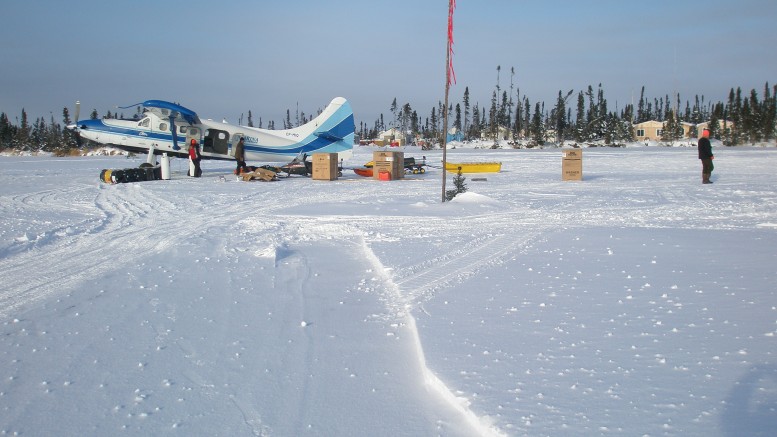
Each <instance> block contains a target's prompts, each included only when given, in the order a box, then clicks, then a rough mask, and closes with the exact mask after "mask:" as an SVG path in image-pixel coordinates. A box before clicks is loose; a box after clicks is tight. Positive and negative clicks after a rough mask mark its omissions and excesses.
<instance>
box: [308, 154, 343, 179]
mask: <svg viewBox="0 0 777 437" xmlns="http://www.w3.org/2000/svg"><path fill="white" fill-rule="evenodd" d="M311 162H312V164H313V179H317V180H321V181H333V180H335V179H337V173H338V168H337V153H314V154H313V157H312V158H311Z"/></svg>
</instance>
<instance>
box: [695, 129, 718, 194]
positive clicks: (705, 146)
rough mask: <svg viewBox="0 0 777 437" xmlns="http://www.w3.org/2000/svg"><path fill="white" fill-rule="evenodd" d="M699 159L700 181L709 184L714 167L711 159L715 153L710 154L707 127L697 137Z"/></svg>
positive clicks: (710, 148)
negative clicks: (699, 136)
mask: <svg viewBox="0 0 777 437" xmlns="http://www.w3.org/2000/svg"><path fill="white" fill-rule="evenodd" d="M699 159H701V183H702V184H711V183H712V181H711V180H710V176H712V170H713V169H714V168H715V166H714V165H712V160H713V159H715V155H713V154H712V144H710V130H709V129H704V130H703V131H702V134H701V138H699Z"/></svg>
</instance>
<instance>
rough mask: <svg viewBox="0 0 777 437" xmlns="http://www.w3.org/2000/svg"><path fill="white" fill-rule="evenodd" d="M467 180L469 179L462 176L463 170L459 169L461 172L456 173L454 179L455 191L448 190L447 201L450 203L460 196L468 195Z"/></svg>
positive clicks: (446, 193)
mask: <svg viewBox="0 0 777 437" xmlns="http://www.w3.org/2000/svg"><path fill="white" fill-rule="evenodd" d="M466 180H467V178H465V177H464V176H463V175H462V174H461V168H459V170H458V171H457V172H456V176H454V177H453V186H454V189H452V190H447V191H446V192H445V199H446V200H448V201H451V200H453V198H454V197H456V196H457V195H458V194H461V193H466V192H467V184H466Z"/></svg>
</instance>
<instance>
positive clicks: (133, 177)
mask: <svg viewBox="0 0 777 437" xmlns="http://www.w3.org/2000/svg"><path fill="white" fill-rule="evenodd" d="M159 179H162V169H161V168H160V167H140V168H125V169H121V170H111V169H106V170H103V171H101V172H100V181H102V182H105V183H106V184H126V183H130V182H144V181H156V180H159Z"/></svg>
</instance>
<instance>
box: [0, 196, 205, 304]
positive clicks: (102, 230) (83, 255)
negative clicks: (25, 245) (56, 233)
mask: <svg viewBox="0 0 777 437" xmlns="http://www.w3.org/2000/svg"><path fill="white" fill-rule="evenodd" d="M128 187H130V186H128ZM128 187H123V186H122V187H110V188H103V189H100V190H99V192H98V194H97V196H96V197H95V199H94V201H93V205H92V208H93V209H94V210H95V211H96V212H97V213H100V214H102V216H103V218H102V221H101V223H100V224H99V225H97V226H96V228H91V227H87V226H85V227H83V228H82V229H80V230H79V233H77V234H75V235H72V236H71V237H70V238H62V239H58V240H54V241H52V242H51V243H50V244H48V245H46V246H45V247H44V248H35V249H32V250H28V251H25V252H21V253H19V254H16V255H14V256H11V257H8V258H5V259H2V260H0V271H3V272H4V277H5V278H4V281H3V282H4V283H3V290H2V291H0V318H3V319H4V318H7V317H9V316H10V315H11V314H13V313H15V312H17V311H19V310H21V309H22V308H23V307H25V306H30V305H34V304H35V303H37V302H40V301H42V300H44V299H46V298H48V297H50V296H53V295H56V294H59V293H66V292H68V291H70V290H72V289H73V288H75V287H77V286H78V285H79V284H83V283H85V282H87V281H89V280H90V279H92V278H96V277H99V276H100V275H101V274H104V273H105V272H106V271H112V270H115V269H117V268H120V267H121V266H122V265H126V264H128V263H132V262H133V261H136V260H137V259H138V258H139V257H142V256H144V255H147V254H150V253H159V252H162V251H164V250H165V249H167V248H168V247H170V246H172V245H173V243H174V242H175V241H176V240H177V238H178V237H177V233H178V232H179V231H178V229H177V224H178V223H180V221H179V219H180V218H181V217H185V218H186V220H189V223H191V220H192V219H193V217H192V215H185V212H181V211H179V210H178V209H177V208H176V207H175V205H174V204H172V203H170V202H165V201H162V200H160V199H159V198H158V197H157V196H156V195H155V194H153V193H152V192H150V191H148V190H145V189H138V188H136V187H131V188H128ZM40 196H45V195H40ZM27 198H28V199H29V198H30V196H27ZM149 199H152V200H149ZM151 213H153V214H151ZM199 220H200V221H202V222H205V220H204V219H199ZM193 225H194V226H196V225H197V224H196V223H195V224H193ZM96 230H98V231H99V232H95V231H96Z"/></svg>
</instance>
